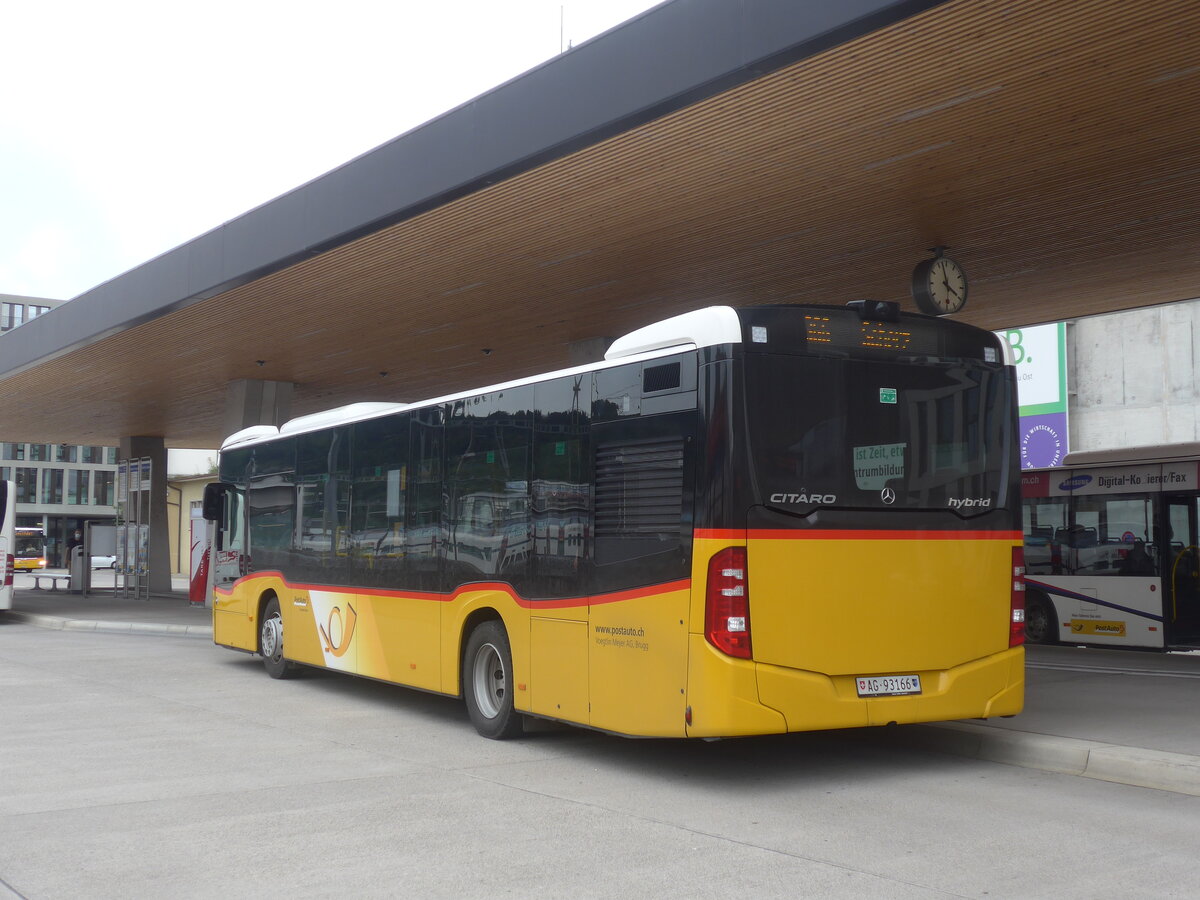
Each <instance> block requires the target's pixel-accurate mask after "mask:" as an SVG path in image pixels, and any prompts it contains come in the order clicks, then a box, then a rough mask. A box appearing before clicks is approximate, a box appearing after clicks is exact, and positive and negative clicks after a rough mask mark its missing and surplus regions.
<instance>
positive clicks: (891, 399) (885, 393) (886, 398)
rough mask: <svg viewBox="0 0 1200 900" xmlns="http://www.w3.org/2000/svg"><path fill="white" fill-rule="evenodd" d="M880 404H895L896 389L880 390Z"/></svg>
mask: <svg viewBox="0 0 1200 900" xmlns="http://www.w3.org/2000/svg"><path fill="white" fill-rule="evenodd" d="M879 402H880V403H895V402H896V389H895V388H880V389H879Z"/></svg>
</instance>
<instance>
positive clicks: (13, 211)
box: [0, 0, 657, 300]
mask: <svg viewBox="0 0 1200 900" xmlns="http://www.w3.org/2000/svg"><path fill="white" fill-rule="evenodd" d="M655 5H657V0H453V2H452V0H424V2H413V0H391V2H387V0H338V2H328V0H326V2H313V0H286V2H284V0H205V2H194V0H106V2H100V0H55V2H50V0H28V2H22V0H0V101H2V103H0V293H9V294H22V295H27V296H33V297H51V298H56V299H64V300H65V299H70V298H72V297H75V296H78V295H79V294H81V293H83V292H84V291H86V290H88V289H89V288H92V287H95V286H96V285H98V284H101V283H102V282H104V281H107V280H109V279H111V278H113V277H115V276H117V275H120V274H121V273H122V272H125V271H128V270H129V269H131V268H133V267H134V266H137V265H139V264H140V263H143V262H145V261H147V260H149V259H151V258H153V257H154V256H157V255H158V254H160V253H163V252H164V251H166V250H169V249H171V248H172V247H176V246H178V245H179V244H182V243H184V242H185V241H187V240H190V239H191V238H193V237H196V236H197V235H199V234H202V233H204V232H206V231H208V230H210V229H212V228H215V227H216V226H218V225H220V224H221V223H222V222H226V221H228V220H230V219H233V218H236V217H237V216H239V215H241V214H242V213H244V212H246V211H247V210H249V209H252V208H254V207H256V206H258V205H260V204H262V203H264V202H266V201H268V200H271V199H272V198H274V197H277V196H279V195H280V194H282V193H285V192H286V191H288V190H290V189H292V188H294V187H297V186H299V185H301V184H303V183H304V182H306V181H309V180H311V179H312V178H315V177H317V176H318V175H321V174H323V173H324V172H327V171H329V170H330V169H333V168H335V167H337V166H338V165H341V164H342V163H344V162H347V161H348V160H350V159H352V158H354V157H355V156H358V155H359V154H361V153H364V152H366V151H367V150H370V149H371V148H373V147H376V146H378V145H379V144H382V143H384V142H385V141H388V140H390V139H391V138H393V137H396V136H397V135H400V134H402V133H404V132H406V131H408V130H410V129H412V128H414V127H416V126H417V125H420V124H421V123H422V122H426V121H428V120H429V119H431V118H433V117H435V116H437V115H438V114H440V113H442V112H445V111H447V110H449V109H452V108H453V107H455V106H457V105H458V104H460V103H462V102H464V101H466V100H469V99H471V98H472V97H475V96H477V95H479V94H481V93H483V92H484V91H486V90H488V89H489V88H491V87H494V86H496V85H498V84H500V83H502V82H504V81H507V80H508V79H510V78H512V77H514V76H516V75H519V74H520V73H521V72H524V71H526V70H528V69H530V68H532V67H533V66H536V65H537V64H538V63H541V62H544V61H545V60H547V59H549V58H551V57H553V56H555V55H556V54H557V53H559V51H560V48H561V47H562V46H563V45H565V44H567V42H570V41H573V42H574V43H575V44H579V43H581V42H583V41H584V40H587V39H588V38H591V37H593V36H595V35H597V34H599V33H601V32H603V31H605V30H607V29H609V28H611V27H612V26H614V25H617V24H618V23H620V22H622V21H624V20H626V19H628V18H630V17H632V16H634V15H636V14H638V13H640V12H642V11H644V10H646V9H649V8H650V7H652V6H655ZM560 22H561V27H560Z"/></svg>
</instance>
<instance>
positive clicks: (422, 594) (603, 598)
mask: <svg viewBox="0 0 1200 900" xmlns="http://www.w3.org/2000/svg"><path fill="white" fill-rule="evenodd" d="M264 578H273V579H278V580H279V581H282V582H283V583H284V584H285V585H286V586H287V587H289V588H292V589H294V590H299V591H317V592H326V593H336V594H366V595H369V596H371V597H404V598H405V599H408V600H428V601H430V602H433V603H451V602H453V601H455V600H457V599H458V598H459V597H460V596H462V595H463V594H465V593H469V592H472V591H496V592H499V593H502V594H507V595H508V596H509V597H511V598H512V600H513V602H514V603H516V604H517V605H518V606H520V607H522V608H523V609H570V608H572V607H580V606H599V605H601V604H604V603H620V602H622V601H625V600H636V599H638V598H639V597H655V596H658V595H659V594H669V593H672V592H674V591H686V590H689V589H690V588H691V586H692V581H691V579H690V578H682V579H680V580H679V581H669V582H666V583H664V584H655V585H649V586H647V587H643V588H633V589H632V590H628V591H615V592H613V593H611V594H596V595H595V596H592V597H562V598H558V599H555V600H527V599H525V598H524V597H522V596H521V595H520V594H518V593H517V592H516V591H514V590H513V588H512V585H510V584H506V583H504V582H500V581H476V582H473V583H471V584H464V585H462V586H460V587H458V588H457V589H455V590H454V591H453V592H451V593H449V594H445V593H440V592H431V591H405V590H392V589H382V590H360V589H358V588H352V587H338V586H336V585H328V584H305V583H303V582H293V581H288V580H287V579H286V578H284V577H283V573H282V572H275V571H263V572H255V573H254V574H253V575H246V576H243V577H242V578H239V579H238V580H237V581H236V582H234V585H233V587H235V588H236V587H238V586H240V585H243V584H248V583H249V582H251V581H255V580H258V579H264ZM214 590H215V592H216V593H218V594H220V595H221V596H223V597H228V596H232V594H233V590H232V588H214Z"/></svg>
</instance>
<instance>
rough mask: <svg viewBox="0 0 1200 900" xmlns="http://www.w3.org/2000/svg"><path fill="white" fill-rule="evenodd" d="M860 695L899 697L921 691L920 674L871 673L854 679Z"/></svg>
mask: <svg viewBox="0 0 1200 900" xmlns="http://www.w3.org/2000/svg"><path fill="white" fill-rule="evenodd" d="M854 684H855V686H856V687H857V688H858V696H860V697H899V696H902V695H904V694H919V693H921V676H920V675H871V676H859V677H858V678H855V679H854Z"/></svg>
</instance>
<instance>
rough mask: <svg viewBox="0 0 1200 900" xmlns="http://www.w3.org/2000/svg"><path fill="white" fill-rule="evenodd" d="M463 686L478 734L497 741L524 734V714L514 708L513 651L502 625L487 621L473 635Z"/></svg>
mask: <svg viewBox="0 0 1200 900" xmlns="http://www.w3.org/2000/svg"><path fill="white" fill-rule="evenodd" d="M462 683H463V696H464V698H465V699H466V701H467V713H468V714H469V715H470V717H471V724H472V725H474V726H475V730H476V731H478V732H479V733H480V734H481V735H483V736H484V737H486V738H491V739H492V740H497V741H500V740H506V739H508V738H514V737H517V736H518V735H520V734H521V733H522V731H523V730H524V728H523V723H522V718H521V714H520V713H518V712H517V711H516V710H515V709H514V708H513V673H512V648H511V646H510V644H509V642H508V633H507V632H506V631H505V630H504V625H503V624H501V623H500V622H498V621H496V620H494V619H493V620H491V621H488V622H483V623H482V624H480V625H478V626H477V627H476V628H475V629H474V630H473V631H472V632H471V636H470V637H469V638H468V639H467V650H466V652H465V653H464V654H463V666H462Z"/></svg>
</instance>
